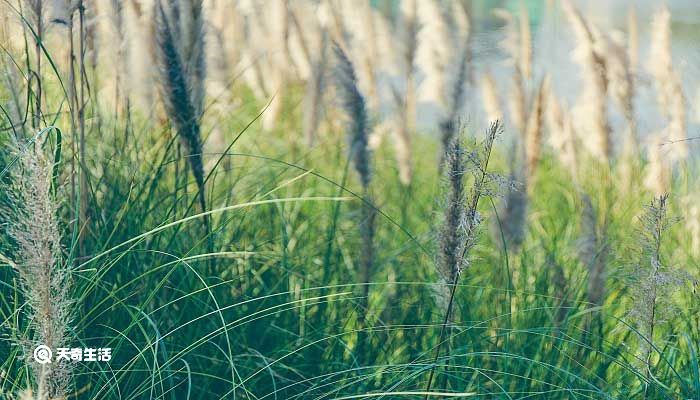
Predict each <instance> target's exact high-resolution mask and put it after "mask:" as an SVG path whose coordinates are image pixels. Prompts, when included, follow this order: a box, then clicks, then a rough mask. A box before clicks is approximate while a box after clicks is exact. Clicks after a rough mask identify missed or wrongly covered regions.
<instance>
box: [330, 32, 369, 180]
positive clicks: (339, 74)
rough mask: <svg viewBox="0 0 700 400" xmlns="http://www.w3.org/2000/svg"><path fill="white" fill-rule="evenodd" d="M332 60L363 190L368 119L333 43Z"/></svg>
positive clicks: (351, 68) (347, 63) (350, 74)
mask: <svg viewBox="0 0 700 400" xmlns="http://www.w3.org/2000/svg"><path fill="white" fill-rule="evenodd" d="M333 51H334V53H335V57H336V60H337V62H336V69H335V71H336V74H335V78H336V86H337V89H338V92H339V94H340V100H341V104H342V108H343V110H345V113H346V114H347V116H348V126H347V134H348V139H349V142H350V154H351V157H352V161H353V166H354V167H355V170H356V171H357V174H358V175H359V177H360V182H361V183H362V187H363V188H365V189H366V188H368V187H369V183H370V180H371V173H370V171H371V168H370V154H369V150H368V146H367V143H368V132H369V120H368V117H367V108H366V105H365V104H366V103H365V98H364V96H363V95H362V93H360V90H359V88H358V87H357V77H356V75H355V68H354V66H353V64H352V62H351V61H350V59H349V58H348V57H347V55H346V54H345V52H344V51H343V49H341V48H340V46H339V45H338V44H334V46H333Z"/></svg>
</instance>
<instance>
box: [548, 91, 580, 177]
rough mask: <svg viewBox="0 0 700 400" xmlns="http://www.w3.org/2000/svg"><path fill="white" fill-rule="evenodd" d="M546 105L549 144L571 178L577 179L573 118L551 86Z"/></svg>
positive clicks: (575, 138)
mask: <svg viewBox="0 0 700 400" xmlns="http://www.w3.org/2000/svg"><path fill="white" fill-rule="evenodd" d="M546 104H547V108H546V112H545V121H546V123H547V130H548V131H549V144H550V146H552V148H553V149H554V153H555V154H556V155H557V157H559V161H560V162H561V163H562V164H563V165H564V166H565V167H567V169H568V170H569V172H570V173H571V176H572V177H574V178H576V176H577V168H578V155H577V151H576V149H577V144H576V142H577V137H576V133H575V132H574V126H573V123H572V121H571V116H570V115H569V114H568V112H566V111H565V110H564V109H563V108H562V106H561V104H560V103H559V100H558V99H557V96H556V94H555V93H554V89H553V88H552V86H551V85H550V88H549V91H548V93H547V101H546Z"/></svg>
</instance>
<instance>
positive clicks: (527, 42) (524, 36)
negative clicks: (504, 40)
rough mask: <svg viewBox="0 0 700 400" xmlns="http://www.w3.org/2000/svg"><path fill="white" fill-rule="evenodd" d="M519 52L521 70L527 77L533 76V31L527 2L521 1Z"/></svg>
mask: <svg viewBox="0 0 700 400" xmlns="http://www.w3.org/2000/svg"><path fill="white" fill-rule="evenodd" d="M519 18H520V21H519V24H518V25H519V27H520V36H519V39H520V40H519V42H520V45H519V54H520V57H518V61H519V65H520V72H521V73H522V74H523V77H524V78H525V79H530V78H532V33H531V32H530V15H529V14H528V12H527V7H526V6H525V3H524V2H523V1H522V0H521V1H520V13H519Z"/></svg>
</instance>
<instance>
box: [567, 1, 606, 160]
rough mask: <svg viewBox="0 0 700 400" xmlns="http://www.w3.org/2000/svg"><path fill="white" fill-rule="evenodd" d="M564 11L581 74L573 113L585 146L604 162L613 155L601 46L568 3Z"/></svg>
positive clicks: (586, 24) (588, 25)
mask: <svg viewBox="0 0 700 400" xmlns="http://www.w3.org/2000/svg"><path fill="white" fill-rule="evenodd" d="M564 11H565V13H566V16H567V18H568V19H569V22H570V24H571V27H572V29H573V31H574V34H575V36H576V43H577V48H576V51H575V56H574V59H575V60H576V61H578V63H579V65H580V66H581V70H582V72H583V77H584V79H583V81H584V82H583V91H582V93H581V96H580V97H579V100H578V104H577V106H576V111H577V114H578V116H579V118H578V121H579V124H580V125H581V128H582V129H584V130H585V131H586V132H587V134H586V136H585V138H586V141H585V144H586V147H588V150H589V151H590V152H591V154H592V155H593V156H594V157H596V158H597V159H599V160H601V161H603V162H605V163H607V162H608V161H609V160H610V158H611V156H612V140H611V138H610V125H609V122H608V112H607V92H608V74H607V65H606V59H605V53H603V52H601V44H604V39H602V37H601V35H600V33H599V32H598V31H597V30H596V29H595V27H593V26H592V25H590V24H588V22H587V21H586V20H585V19H584V17H583V16H582V15H581V13H580V12H579V11H578V10H577V9H576V8H575V7H574V6H573V5H572V4H571V2H570V1H569V0H567V1H565V2H564Z"/></svg>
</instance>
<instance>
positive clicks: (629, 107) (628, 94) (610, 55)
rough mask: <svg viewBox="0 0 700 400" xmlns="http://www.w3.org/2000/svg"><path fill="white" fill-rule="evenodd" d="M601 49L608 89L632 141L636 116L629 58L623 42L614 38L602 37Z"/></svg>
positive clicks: (633, 139) (634, 139)
mask: <svg viewBox="0 0 700 400" xmlns="http://www.w3.org/2000/svg"><path fill="white" fill-rule="evenodd" d="M600 42H601V44H600V45H599V46H598V47H599V48H601V47H602V49H601V51H602V52H604V53H605V65H606V72H607V74H608V76H607V79H608V83H609V85H608V91H609V92H610V95H611V96H612V98H613V100H614V101H615V102H616V103H617V105H618V107H619V108H620V109H621V110H622V115H624V117H625V121H626V122H627V135H628V136H629V137H630V138H629V139H626V140H631V141H633V142H636V141H637V138H636V130H637V126H636V118H635V115H634V94H635V89H634V80H633V79H632V71H631V65H630V60H629V58H628V56H627V53H626V52H625V48H624V44H622V43H620V42H619V41H616V40H614V38H608V37H604V38H601V40H600Z"/></svg>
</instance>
